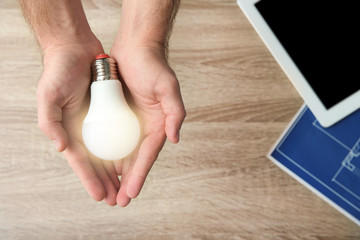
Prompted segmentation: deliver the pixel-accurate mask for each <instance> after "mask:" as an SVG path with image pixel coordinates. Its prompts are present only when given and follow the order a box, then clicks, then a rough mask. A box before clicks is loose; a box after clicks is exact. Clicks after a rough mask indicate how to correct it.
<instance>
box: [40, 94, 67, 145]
mask: <svg viewBox="0 0 360 240" xmlns="http://www.w3.org/2000/svg"><path fill="white" fill-rule="evenodd" d="M61 120H62V109H61V107H59V106H58V105H56V103H55V102H52V101H49V100H48V99H45V97H43V96H42V95H41V96H39V97H38V124H39V128H40V130H41V131H42V132H43V133H44V134H45V135H46V136H47V137H48V138H49V139H50V140H52V141H53V142H54V144H55V147H56V150H57V151H59V152H62V151H64V150H65V148H66V147H67V134H66V131H65V129H64V128H63V126H62V124H61Z"/></svg>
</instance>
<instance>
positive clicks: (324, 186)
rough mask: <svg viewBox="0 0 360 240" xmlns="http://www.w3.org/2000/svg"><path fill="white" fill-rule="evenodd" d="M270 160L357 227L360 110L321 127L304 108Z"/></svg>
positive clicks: (359, 182) (359, 214)
mask: <svg viewBox="0 0 360 240" xmlns="http://www.w3.org/2000/svg"><path fill="white" fill-rule="evenodd" d="M269 158H270V159H271V160H272V161H273V162H274V163H276V164H277V165H278V166H280V167H281V168H282V169H284V170H285V171H286V172H287V173H289V174H290V175H292V176H293V177H295V178H296V179H297V180H298V181H300V182H301V183H302V184H304V185H305V186H306V187H308V188H309V189H310V190H312V191H313V192H315V193H316V194H318V195H319V196H320V197H322V198H323V199H324V200H326V201H327V202H328V203H330V204H331V205H332V206H334V207H335V208H336V209H338V210H339V211H340V212H342V213H343V214H344V215H346V216H347V217H349V218H350V219H351V220H352V221H354V222H355V223H356V224H358V225H359V226H360V110H358V111H357V112H355V113H353V114H352V115H350V116H348V117H347V118H345V119H344V120H342V121H341V122H339V123H337V124H335V125H333V126H332V127H329V128H323V127H322V126H321V125H320V124H319V122H318V121H317V120H316V119H315V117H314V115H313V114H312V113H311V111H310V110H309V108H308V107H307V106H305V105H304V106H303V107H302V108H301V109H300V111H299V112H298V114H297V115H296V116H295V118H294V120H293V121H292V123H291V124H290V126H289V127H288V128H287V129H286V130H285V132H284V134H283V135H282V136H281V137H280V139H279V140H278V142H277V143H276V144H275V146H274V147H273V149H272V150H271V151H270V153H269Z"/></svg>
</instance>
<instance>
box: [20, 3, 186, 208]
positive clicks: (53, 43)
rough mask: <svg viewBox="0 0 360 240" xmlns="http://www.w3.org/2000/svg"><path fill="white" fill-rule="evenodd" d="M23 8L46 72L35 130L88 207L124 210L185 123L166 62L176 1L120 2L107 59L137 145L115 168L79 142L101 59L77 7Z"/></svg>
mask: <svg viewBox="0 0 360 240" xmlns="http://www.w3.org/2000/svg"><path fill="white" fill-rule="evenodd" d="M20 3H21V6H22V9H23V13H24V16H25V18H26V19H27V21H28V22H29V23H30V25H31V26H32V28H33V30H34V33H35V36H36V38H37V40H38V42H39V45H40V47H41V49H42V53H43V65H44V70H43V74H42V75H41V78H40V81H39V84H38V89H37V99H38V122H39V127H40V129H41V130H42V131H43V132H44V134H45V135H46V136H47V137H48V138H49V139H50V140H52V141H53V142H54V144H55V147H56V149H57V150H58V151H60V152H63V153H64V155H65V157H66V159H67V160H68V162H69V164H70V166H71V167H72V169H73V170H74V172H75V173H76V174H77V176H78V177H79V179H80V181H81V182H82V183H83V185H84V187H85V189H86V190H87V192H88V193H89V195H90V196H91V197H92V198H93V199H95V200H97V201H101V200H104V201H105V202H106V203H107V204H108V205H111V206H113V205H116V204H117V205H119V206H126V205H128V204H129V202H130V200H131V198H135V197H137V196H138V195H139V193H140V190H141V188H142V186H143V184H144V182H145V179H146V176H147V174H148V172H149V171H150V169H151V167H152V165H153V163H154V162H155V160H156V158H157V156H158V154H159V152H160V151H161V149H162V147H163V144H164V142H165V140H166V138H168V139H169V140H170V141H171V142H173V143H177V142H178V141H179V131H180V128H181V125H182V122H183V120H184V118H185V108H184V105H183V101H182V98H181V94H180V87H179V83H178V80H177V78H176V75H175V73H174V71H173V70H172V69H171V68H170V66H169V65H168V63H167V58H166V52H167V44H168V38H169V35H170V31H171V25H172V21H173V19H174V17H175V15H176V11H177V7H178V1H170V0H152V1H145V0H123V1H122V14H121V16H122V17H121V20H120V27H119V32H118V35H117V37H116V39H115V41H114V44H113V46H112V48H111V51H110V55H111V56H112V57H113V58H114V59H115V60H116V61H117V62H118V66H119V73H120V78H121V79H122V83H123V84H125V86H124V88H125V90H126V92H125V93H126V96H127V99H128V101H129V102H130V103H131V104H132V107H133V110H134V111H135V112H136V114H137V115H138V117H139V119H140V121H141V123H142V139H141V141H140V144H139V147H138V148H137V150H136V151H135V152H134V153H133V154H132V155H130V156H129V157H127V158H125V159H120V160H117V161H104V160H101V159H99V158H96V157H94V156H93V155H91V154H90V153H89V152H88V151H87V150H86V148H85V146H84V144H83V141H82V137H81V124H82V121H83V119H84V117H85V115H86V111H87V108H88V105H89V86H90V66H91V63H92V62H93V61H94V59H95V58H96V56H97V55H98V54H100V53H103V52H104V49H103V47H102V45H101V43H100V41H99V40H98V39H97V38H96V36H95V35H94V34H93V33H92V31H91V29H90V26H89V24H88V22H87V20H86V16H85V13H84V10H83V7H82V4H81V1H80V0H58V1H46V0H20ZM130 23H132V24H130ZM120 176H121V180H120V178H119V177H120Z"/></svg>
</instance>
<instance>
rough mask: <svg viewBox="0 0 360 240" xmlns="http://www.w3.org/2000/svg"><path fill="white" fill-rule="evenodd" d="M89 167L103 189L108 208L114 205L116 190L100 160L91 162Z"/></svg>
mask: <svg viewBox="0 0 360 240" xmlns="http://www.w3.org/2000/svg"><path fill="white" fill-rule="evenodd" d="M91 165H92V166H93V168H94V170H95V172H96V174H97V176H98V177H99V178H100V180H101V182H102V185H103V186H104V188H105V197H104V201H105V202H106V203H107V204H108V205H110V206H114V205H116V193H117V189H116V187H115V185H114V183H113V182H112V181H111V179H110V177H109V176H108V174H107V172H106V171H105V169H104V166H103V164H102V160H100V159H94V160H92V161H91Z"/></svg>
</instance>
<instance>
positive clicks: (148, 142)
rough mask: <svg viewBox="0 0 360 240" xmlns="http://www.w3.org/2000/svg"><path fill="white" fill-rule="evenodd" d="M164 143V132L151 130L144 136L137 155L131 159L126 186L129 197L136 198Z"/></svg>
mask: <svg viewBox="0 0 360 240" xmlns="http://www.w3.org/2000/svg"><path fill="white" fill-rule="evenodd" d="M164 143H165V133H163V132H153V133H150V134H149V135H147V136H146V137H145V138H144V140H143V142H142V143H141V146H140V149H139V152H138V155H137V156H136V157H135V159H134V160H133V161H134V163H133V167H132V169H131V175H130V177H129V182H128V184H127V187H126V193H127V195H128V196H129V197H130V198H136V197H137V196H138V195H139V193H140V191H141V188H142V186H143V185H144V182H145V180H146V177H147V175H148V173H149V171H150V169H151V167H152V165H153V164H154V162H155V160H156V158H157V156H158V154H159V152H160V150H161V148H162V147H163V145H164Z"/></svg>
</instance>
